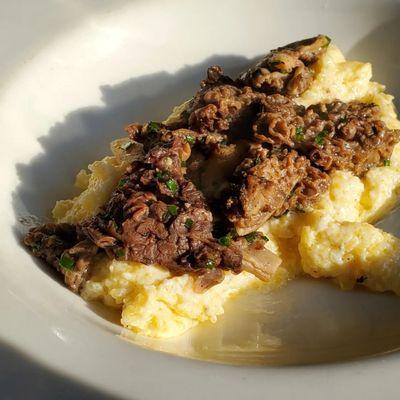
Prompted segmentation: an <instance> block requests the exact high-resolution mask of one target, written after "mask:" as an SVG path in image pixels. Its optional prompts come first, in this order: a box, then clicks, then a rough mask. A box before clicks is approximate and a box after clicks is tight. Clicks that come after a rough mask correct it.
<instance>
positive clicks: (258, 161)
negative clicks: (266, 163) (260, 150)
mask: <svg viewBox="0 0 400 400" xmlns="http://www.w3.org/2000/svg"><path fill="white" fill-rule="evenodd" d="M260 162H261V158H260V157H256V158H255V159H254V165H258V164H260Z"/></svg>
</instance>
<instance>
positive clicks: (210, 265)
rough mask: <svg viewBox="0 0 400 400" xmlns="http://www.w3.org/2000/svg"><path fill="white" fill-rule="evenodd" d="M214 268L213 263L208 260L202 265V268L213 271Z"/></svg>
mask: <svg viewBox="0 0 400 400" xmlns="http://www.w3.org/2000/svg"><path fill="white" fill-rule="evenodd" d="M215 267H216V264H215V261H214V260H211V259H210V258H209V259H208V260H207V261H206V262H205V263H204V268H208V269H213V268H215Z"/></svg>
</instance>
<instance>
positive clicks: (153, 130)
mask: <svg viewBox="0 0 400 400" xmlns="http://www.w3.org/2000/svg"><path fill="white" fill-rule="evenodd" d="M160 128H161V125H160V124H159V123H158V122H154V121H150V122H149V123H148V124H147V129H148V130H149V132H151V133H157V132H158V131H159V130H160Z"/></svg>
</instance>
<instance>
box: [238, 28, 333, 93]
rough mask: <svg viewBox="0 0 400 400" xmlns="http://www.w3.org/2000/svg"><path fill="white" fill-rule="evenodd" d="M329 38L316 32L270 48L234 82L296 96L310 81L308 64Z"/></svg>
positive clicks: (309, 66) (319, 53)
mask: <svg viewBox="0 0 400 400" xmlns="http://www.w3.org/2000/svg"><path fill="white" fill-rule="evenodd" d="M330 41H331V40H330V39H329V37H328V36H325V35H318V36H316V37H313V38H310V39H305V40H302V41H299V42H294V43H291V44H288V45H287V46H284V47H279V48H278V49H276V50H272V51H271V52H270V53H269V54H267V55H266V56H265V57H264V58H263V59H262V60H261V61H259V62H258V63H257V64H256V65H255V66H254V67H252V68H250V69H249V70H247V71H245V72H244V73H242V74H241V75H240V76H239V78H238V80H237V82H238V83H240V84H244V85H247V86H251V87H252V88H253V89H254V90H257V91H260V92H263V93H267V94H273V93H279V94H285V95H287V96H292V97H296V96H299V95H301V94H302V93H303V92H304V91H305V90H307V89H308V88H309V86H310V84H311V82H312V80H313V70H312V68H311V66H312V64H314V63H315V62H316V61H317V60H318V59H319V57H321V55H322V54H323V53H324V52H325V51H326V48H327V47H328V45H329V43H330Z"/></svg>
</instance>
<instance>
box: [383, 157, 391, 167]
mask: <svg viewBox="0 0 400 400" xmlns="http://www.w3.org/2000/svg"><path fill="white" fill-rule="evenodd" d="M383 165H384V166H385V167H390V160H389V159H386V160H383Z"/></svg>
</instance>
